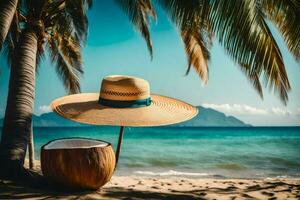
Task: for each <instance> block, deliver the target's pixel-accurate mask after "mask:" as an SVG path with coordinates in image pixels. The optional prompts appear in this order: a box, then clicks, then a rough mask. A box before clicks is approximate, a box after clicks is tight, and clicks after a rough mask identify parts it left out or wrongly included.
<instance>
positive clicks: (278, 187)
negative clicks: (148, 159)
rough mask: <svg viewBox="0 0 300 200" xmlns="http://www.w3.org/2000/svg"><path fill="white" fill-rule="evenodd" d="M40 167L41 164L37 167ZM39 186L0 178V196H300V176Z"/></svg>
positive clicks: (121, 179) (136, 179) (121, 180)
mask: <svg viewBox="0 0 300 200" xmlns="http://www.w3.org/2000/svg"><path fill="white" fill-rule="evenodd" d="M38 170H39V168H38ZM38 188H39V189H37V188H36V187H32V186H26V184H25V185H24V184H16V183H13V182H11V181H7V180H0V199H86V200H91V199H221V200H222V199H269V200H271V199H300V179H291V178H289V179H287V178H281V179H259V180H258V179H253V180H250V179H192V178H186V177H175V176H173V177H158V176H155V177H144V176H113V178H112V180H111V181H110V182H108V183H107V184H106V185H105V186H104V187H103V188H101V189H99V190H97V191H83V192H82V191H81V192H75V191H66V190H61V188H62V187H55V188H49V187H44V186H43V185H42V184H41V185H39V186H38Z"/></svg>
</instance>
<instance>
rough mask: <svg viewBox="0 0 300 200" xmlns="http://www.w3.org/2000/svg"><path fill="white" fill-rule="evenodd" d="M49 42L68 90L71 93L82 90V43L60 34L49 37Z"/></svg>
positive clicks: (58, 71) (58, 70)
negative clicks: (80, 81) (79, 43)
mask: <svg viewBox="0 0 300 200" xmlns="http://www.w3.org/2000/svg"><path fill="white" fill-rule="evenodd" d="M48 44H49V52H50V56H51V59H52V62H53V63H55V64H56V71H57V74H58V76H59V77H60V78H61V80H62V81H63V83H64V86H65V88H66V90H68V91H69V93H70V94H73V93H78V92H80V83H79V79H80V75H81V74H82V73H83V71H82V60H81V53H80V45H78V44H77V43H76V42H75V40H74V39H72V38H65V37H60V36H59V35H55V36H54V37H51V38H49V40H48Z"/></svg>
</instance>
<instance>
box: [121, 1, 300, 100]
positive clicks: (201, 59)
mask: <svg viewBox="0 0 300 200" xmlns="http://www.w3.org/2000/svg"><path fill="white" fill-rule="evenodd" d="M115 1H116V2H117V3H118V4H119V5H121V7H122V8H123V10H124V11H125V12H126V13H127V14H128V16H129V19H130V20H131V21H132V23H133V24H134V25H135V26H136V28H137V29H138V30H139V31H140V32H141V33H142V35H143V36H144V38H145V39H146V41H147V43H148V47H149V49H150V54H151V56H152V45H151V40H150V32H149V23H148V21H149V18H150V17H151V16H153V17H155V18H156V15H155V10H154V6H153V4H152V3H153V1H151V0H115ZM154 1H155V2H156V4H158V5H160V6H161V7H162V8H163V9H164V10H165V11H166V13H167V14H168V15H169V17H170V19H171V20H172V22H173V23H174V24H175V25H176V26H177V28H178V31H179V33H180V35H181V38H182V40H183V43H184V45H185V50H186V54H187V58H188V70H187V73H188V72H189V71H190V69H191V67H193V68H194V69H195V71H196V72H197V73H198V74H199V76H200V77H201V79H202V80H203V81H204V82H205V83H206V82H207V81H208V63H209V59H210V48H211V44H212V41H213V39H215V38H216V39H217V40H218V41H219V43H220V44H221V45H222V46H223V47H224V49H225V51H226V53H227V54H228V55H229V56H230V57H231V58H232V59H233V60H234V61H235V62H236V63H237V64H238V65H239V66H240V68H241V70H242V71H243V72H244V73H245V75H246V77H247V78H248V79H249V81H250V82H251V83H252V84H253V86H254V88H255V89H256V91H257V92H258V94H259V95H260V96H261V98H263V90H262V86H261V79H263V81H264V83H265V86H266V87H269V88H270V89H273V90H274V91H275V92H278V93H279V97H280V99H281V100H282V102H283V103H284V104H286V103H287V101H288V92H289V90H290V84H289V80H288V76H287V73H286V70H285V65H284V62H283V59H282V55H281V52H280V49H279V47H278V45H277V43H276V41H275V39H274V37H273V35H272V33H271V31H270V28H269V25H268V24H267V23H266V20H270V21H271V22H273V24H274V25H275V26H276V27H277V28H278V29H279V31H280V32H281V33H282V36H283V38H284V40H285V42H286V44H287V47H288V49H289V50H290V52H291V53H292V54H293V55H294V57H295V58H296V59H297V60H298V61H299V60H300V2H299V1H298V0H243V1H241V0H187V1H182V0H154Z"/></svg>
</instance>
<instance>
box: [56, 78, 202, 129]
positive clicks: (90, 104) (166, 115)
mask: <svg viewBox="0 0 300 200" xmlns="http://www.w3.org/2000/svg"><path fill="white" fill-rule="evenodd" d="M99 96H100V98H102V99H106V100H113V101H116V100H117V101H132V100H133V101H135V100H142V99H146V98H149V97H151V99H152V103H151V105H149V106H146V107H139V108H113V107H108V106H104V105H100V104H99V103H98V100H99ZM52 109H53V111H54V112H56V113H58V114H59V115H61V116H63V117H65V118H67V119H70V120H73V121H76V122H80V123H85V124H93V125H118V126H160V125H168V124H174V123H179V122H182V121H186V120H189V119H191V118H193V117H194V116H195V115H196V114H197V113H198V110H197V108H195V107H194V106H192V105H189V104H187V103H184V102H182V101H180V100H177V99H172V98H169V97H164V96H159V95H150V85H149V83H148V82H147V81H146V80H144V79H141V78H136V77H132V76H122V75H114V76H107V77H105V78H104V79H103V80H102V83H101V90H100V94H99V93H83V94H76V95H70V96H66V97H62V98H59V99H57V100H55V101H53V102H52Z"/></svg>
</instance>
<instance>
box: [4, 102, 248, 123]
mask: <svg viewBox="0 0 300 200" xmlns="http://www.w3.org/2000/svg"><path fill="white" fill-rule="evenodd" d="M198 109H199V114H198V115H197V116H196V117H194V118H193V119H191V120H189V121H187V122H182V123H179V124H174V125H172V126H176V127H218V126H221V127H241V126H251V125H249V124H246V123H244V122H242V121H241V120H239V119H237V118H235V117H233V116H226V115H225V114H224V113H221V112H219V111H216V110H213V109H211V108H204V107H202V106H198ZM33 123H34V126H35V127H76V126H85V125H82V124H79V123H75V122H72V121H70V120H67V119H64V118H62V117H60V116H58V115H57V114H55V113H52V112H50V113H45V114H42V115H40V116H36V115H34V116H33ZM2 124H3V119H0V126H2Z"/></svg>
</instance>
